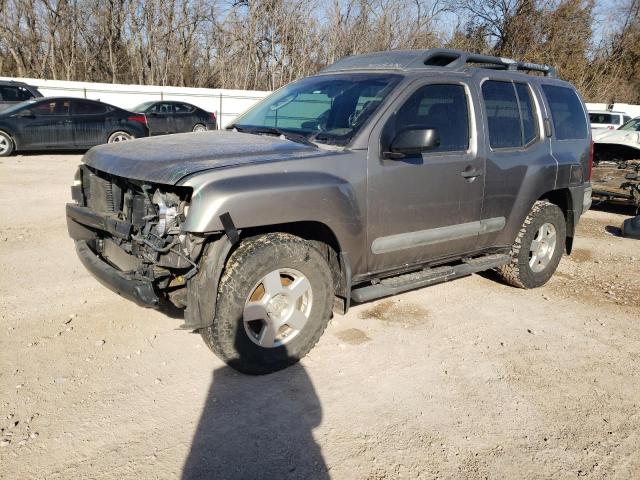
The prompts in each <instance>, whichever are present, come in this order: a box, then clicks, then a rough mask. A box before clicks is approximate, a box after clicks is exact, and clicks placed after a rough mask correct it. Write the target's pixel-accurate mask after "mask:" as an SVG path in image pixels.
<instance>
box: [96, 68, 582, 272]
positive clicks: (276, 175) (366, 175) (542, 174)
mask: <svg viewBox="0 0 640 480" xmlns="http://www.w3.org/2000/svg"><path fill="white" fill-rule="evenodd" d="M389 68H391V69H394V68H396V66H393V65H392V66H390V67H389ZM380 71H385V69H384V68H383V69H381V70H380ZM330 74H331V72H329V73H327V75H330ZM486 79H504V80H514V81H519V82H526V83H528V84H529V85H530V86H531V88H532V91H533V95H534V98H535V103H536V105H537V109H538V112H539V118H538V136H537V137H536V139H535V141H534V142H532V144H530V145H529V146H527V147H526V148H519V149H509V150H506V149H504V150H495V151H494V150H492V149H491V148H490V147H489V145H488V140H487V132H486V129H487V121H486V118H485V115H484V106H483V103H482V97H481V95H480V87H481V84H482V82H483V81H484V80H486ZM541 82H546V83H553V84H556V85H562V86H568V87H571V86H570V85H569V84H567V83H565V82H562V81H560V80H557V79H553V78H546V77H544V78H543V77H532V76H527V75H523V74H520V73H517V72H510V71H491V70H486V69H472V70H469V71H467V70H464V71H459V72H452V71H448V70H447V69H438V68H430V69H424V68H422V69H419V68H417V69H415V70H411V69H409V70H406V71H404V79H403V80H402V81H401V82H400V83H399V84H398V85H397V86H396V87H395V90H394V92H392V93H391V94H390V95H389V96H388V97H387V98H386V99H385V100H384V102H383V103H382V104H381V105H380V107H379V108H378V110H377V111H376V112H375V113H374V114H373V116H372V117H371V118H370V119H369V121H368V123H367V124H366V125H365V126H364V127H363V128H362V129H361V130H360V131H359V132H358V134H357V136H356V137H354V138H353V139H352V141H351V142H350V144H349V145H347V147H346V148H345V149H344V151H327V150H322V149H315V148H313V147H310V146H306V145H302V144H298V143H293V142H290V141H288V140H284V139H281V138H277V137H271V136H259V135H249V134H242V133H236V132H206V133H201V134H180V135H172V136H168V137H162V138H152V139H142V140H136V141H135V142H131V143H126V144H123V145H105V146H100V147H96V148H94V149H92V150H91V151H90V152H89V153H88V154H87V155H86V157H85V162H86V163H87V164H88V165H90V166H92V167H94V168H96V169H99V170H103V171H105V172H108V173H111V174H114V175H118V176H123V177H127V178H132V179H137V180H142V181H148V182H153V183H158V184H174V185H179V186H185V187H190V188H191V189H192V190H193V192H192V196H191V205H190V210H189V213H188V215H187V218H186V222H185V223H184V224H183V230H184V231H187V232H199V233H209V232H221V231H223V230H224V227H223V224H222V221H221V218H220V217H221V215H224V214H226V213H228V214H229V215H230V217H231V219H232V221H233V224H234V226H235V227H236V228H237V229H247V228H252V227H262V226H276V227H274V229H277V225H279V224H287V223H295V222H317V223H321V224H323V225H325V226H326V227H328V228H329V229H331V231H332V232H333V233H334V235H335V237H336V239H337V240H338V243H339V247H340V250H341V251H342V252H345V253H347V254H348V258H349V259H350V263H351V265H350V267H351V268H350V272H351V277H352V280H353V282H354V283H357V282H360V281H364V280H367V279H369V278H378V277H383V276H385V275H390V274H392V273H393V272H396V271H399V270H403V269H407V270H408V269H410V268H412V267H415V266H416V265H420V264H431V263H438V262H442V261H444V260H447V259H455V258H461V257H465V256H468V255H472V254H476V253H481V252H487V251H494V250H496V249H504V248H508V247H510V246H511V244H512V243H513V240H514V238H515V237H516V234H517V232H518V230H519V229H520V227H521V225H522V222H523V220H524V218H525V217H526V215H527V213H528V212H529V211H530V209H531V207H532V205H533V204H534V202H536V200H538V199H540V198H541V197H542V196H543V195H545V194H547V193H549V192H552V191H555V190H559V189H568V188H569V187H570V186H574V187H576V186H582V187H584V186H585V185H586V184H585V181H584V178H583V177H582V176H580V179H579V181H578V182H577V183H576V181H574V182H573V183H572V181H571V179H572V178H574V179H575V178H576V177H575V176H573V177H572V175H571V171H572V169H576V168H583V169H584V168H585V166H586V162H587V161H588V155H589V147H590V139H584V140H575V141H573V140H572V141H565V142H558V141H555V140H554V137H553V132H552V131H548V129H546V127H545V119H547V118H548V107H547V105H546V100H545V98H544V95H542V94H541V90H540V89H539V87H538V85H539V84H540V83H541ZM425 83H458V84H462V85H464V86H465V88H466V89H467V92H468V98H469V101H470V120H471V139H470V145H469V149H468V150H467V151H466V152H456V153H447V154H439V155H435V154H423V155H422V156H421V158H419V159H417V161H416V160H415V159H411V160H409V159H405V160H386V159H383V158H382V154H381V152H380V132H381V129H382V128H383V126H384V125H385V122H386V121H387V120H388V118H389V116H390V115H391V114H392V113H393V112H394V110H395V109H397V108H398V106H399V105H401V104H402V102H403V100H404V99H406V98H407V97H408V95H409V94H410V93H411V92H413V91H415V89H416V88H418V87H419V86H420V85H424V84H425ZM571 88H573V87H571ZM586 115H587V114H586V110H585V117H586ZM469 168H472V169H476V170H478V171H480V172H481V174H480V175H479V176H478V177H477V178H474V179H471V180H470V179H468V178H465V177H463V176H461V173H462V172H463V171H464V170H466V169H469ZM567 191H568V190H567ZM579 196H580V192H578V193H575V192H573V191H572V193H571V195H570V197H569V198H570V199H575V198H579ZM570 208H571V209H572V210H573V211H574V212H575V213H574V215H576V216H577V217H579V216H580V214H581V213H582V211H583V208H582V204H580V205H570ZM575 221H576V222H577V218H575ZM381 245H382V247H380V246H381Z"/></svg>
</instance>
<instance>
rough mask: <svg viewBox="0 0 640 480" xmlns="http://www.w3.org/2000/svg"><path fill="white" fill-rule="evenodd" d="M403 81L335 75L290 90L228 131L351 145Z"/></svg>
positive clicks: (267, 100) (264, 102)
mask: <svg viewBox="0 0 640 480" xmlns="http://www.w3.org/2000/svg"><path fill="white" fill-rule="evenodd" d="M401 78H402V77H401V76H399V75H393V74H373V73H371V74H370V73H360V74H335V75H321V76H318V77H310V78H306V79H303V80H300V81H298V82H295V83H292V84H290V85H287V86H285V87H283V88H281V89H280V90H278V91H276V92H275V93H273V94H272V95H270V96H268V97H267V98H265V99H264V100H262V101H260V102H259V103H258V104H256V105H255V106H254V107H253V108H251V109H250V110H249V111H248V112H246V113H245V114H243V115H241V116H240V117H239V118H238V119H237V120H236V121H235V122H234V123H233V125H231V126H230V127H228V128H236V129H238V130H240V131H249V132H251V131H254V132H260V131H263V132H265V131H267V130H270V131H273V132H274V133H275V131H276V130H282V131H285V132H288V133H295V134H298V135H304V136H305V137H306V138H307V139H309V140H312V141H314V142H318V143H331V144H336V145H345V144H347V143H348V142H349V141H350V140H351V139H352V138H353V136H354V135H355V133H356V132H357V131H358V130H359V129H360V128H362V126H363V125H364V124H365V123H366V121H367V120H368V119H369V118H370V117H371V115H372V114H373V112H374V111H375V110H376V109H377V108H378V106H379V105H380V104H381V103H382V101H383V100H384V99H385V97H386V96H387V95H388V94H389V92H390V91H391V90H392V89H393V88H394V87H395V86H396V85H397V84H398V82H399V81H400V79H401Z"/></svg>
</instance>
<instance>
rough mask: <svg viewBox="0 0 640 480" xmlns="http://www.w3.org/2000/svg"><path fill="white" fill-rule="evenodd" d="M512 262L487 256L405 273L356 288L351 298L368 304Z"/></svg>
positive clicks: (500, 256) (501, 255)
mask: <svg viewBox="0 0 640 480" xmlns="http://www.w3.org/2000/svg"><path fill="white" fill-rule="evenodd" d="M510 261H511V257H510V256H509V255H503V254H495V255H486V256H483V257H477V258H472V259H470V260H466V261H464V262H463V263H461V264H458V265H444V266H442V267H435V268H428V269H425V270H420V271H418V272H411V273H405V274H404V275H398V276H396V277H391V278H385V279H383V280H381V281H380V283H376V284H373V285H367V286H365V287H359V288H355V289H353V290H352V291H351V298H352V299H353V300H354V301H355V302H358V303H362V302H368V301H369V300H373V299H376V298H382V297H389V296H391V295H396V294H398V293H402V292H406V291H408V290H414V289H416V288H422V287H428V286H430V285H435V284H437V283H442V282H446V281H449V280H453V279H454V278H460V277H464V276H466V275H471V274H472V273H475V272H481V271H483V270H489V269H491V268H495V267H499V266H501V265H506V264H507V263H509V262H510Z"/></svg>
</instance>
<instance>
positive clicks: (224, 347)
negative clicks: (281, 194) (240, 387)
mask: <svg viewBox="0 0 640 480" xmlns="http://www.w3.org/2000/svg"><path fill="white" fill-rule="evenodd" d="M277 269H295V270H296V271H299V272H301V273H302V274H303V275H304V276H305V277H306V279H307V280H308V281H309V283H310V288H311V292H312V299H313V300H312V302H311V307H310V311H309V313H308V320H307V323H305V324H304V327H303V328H302V329H301V330H300V331H299V332H298V333H297V335H295V337H293V338H292V339H291V340H290V341H289V342H288V343H286V344H284V345H280V346H274V347H271V348H265V347H262V346H260V345H258V344H257V343H255V341H254V340H251V338H250V337H249V334H248V333H247V331H246V330H245V324H244V321H243V314H244V307H245V302H246V301H247V299H248V298H249V297H250V295H251V294H252V292H253V291H255V290H254V289H255V286H256V284H259V282H260V281H261V279H262V278H264V277H265V276H266V275H267V274H269V273H270V272H273V271H274V270H277ZM333 297H334V290H333V280H332V275H331V270H330V268H329V265H328V264H327V261H326V260H325V259H324V257H323V255H322V254H321V253H320V251H318V250H317V249H316V248H315V247H314V246H313V245H312V244H310V243H309V242H307V241H305V240H303V239H301V238H299V237H295V236H293V235H289V234H284V233H269V234H266V235H260V236H256V237H251V238H248V239H246V240H243V241H242V242H241V243H240V245H239V246H238V248H237V249H236V250H235V251H234V252H233V253H232V254H231V256H230V258H229V259H228V261H227V263H226V266H225V269H224V272H223V274H222V278H221V279H220V284H219V288H218V297H217V306H216V312H215V318H214V321H213V325H211V326H210V327H207V328H204V329H201V330H200V334H201V335H202V338H203V340H204V342H205V343H206V344H207V346H208V347H209V348H210V349H211V350H212V351H213V352H214V353H215V354H216V355H217V356H218V357H220V358H221V359H222V360H223V361H224V362H225V363H227V364H228V365H229V366H231V367H232V368H234V369H236V370H238V371H240V372H243V373H247V374H251V375H262V374H266V373H271V372H275V371H278V370H281V369H283V368H286V367H288V366H290V365H292V364H294V363H296V362H297V361H299V360H300V359H301V358H302V357H304V356H305V355H306V354H307V353H309V351H310V350H311V349H312V348H313V347H314V345H315V344H316V343H317V342H318V340H319V339H320V336H321V335H322V333H323V332H324V330H325V328H326V326H327V323H328V322H329V319H330V318H331V312H332V305H333Z"/></svg>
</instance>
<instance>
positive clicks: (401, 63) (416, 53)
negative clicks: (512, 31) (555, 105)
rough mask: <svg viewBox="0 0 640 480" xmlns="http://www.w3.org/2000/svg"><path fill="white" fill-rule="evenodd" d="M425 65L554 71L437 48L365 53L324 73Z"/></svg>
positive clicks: (530, 64) (457, 68) (547, 73)
mask: <svg viewBox="0 0 640 480" xmlns="http://www.w3.org/2000/svg"><path fill="white" fill-rule="evenodd" d="M425 67H427V68H428V67H436V68H437V67H440V68H447V69H452V70H461V69H464V68H468V67H477V68H489V69H496V70H512V71H524V72H540V73H542V74H544V75H545V76H549V77H555V76H556V71H555V69H554V68H553V67H550V66H548V65H538V64H535V63H527V62H518V61H516V60H512V59H510V58H501V57H492V56H490V55H480V54H477V53H469V52H462V51H460V50H449V49H445V48H438V49H432V50H392V51H389V52H374V53H365V54H362V55H354V56H351V57H346V58H343V59H342V60H338V61H337V62H336V63H334V64H333V65H329V66H328V67H326V68H325V69H324V70H323V72H336V71H344V70H389V69H391V70H412V69H419V68H425Z"/></svg>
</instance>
